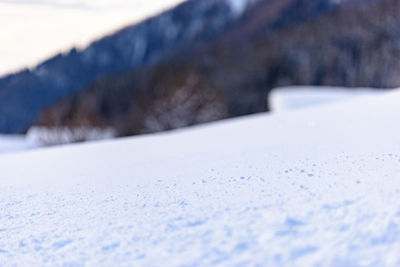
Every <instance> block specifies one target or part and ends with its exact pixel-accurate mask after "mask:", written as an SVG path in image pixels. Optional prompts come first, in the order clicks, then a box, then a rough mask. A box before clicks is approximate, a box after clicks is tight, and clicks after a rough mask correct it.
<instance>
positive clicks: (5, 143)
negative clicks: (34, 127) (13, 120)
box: [0, 135, 38, 154]
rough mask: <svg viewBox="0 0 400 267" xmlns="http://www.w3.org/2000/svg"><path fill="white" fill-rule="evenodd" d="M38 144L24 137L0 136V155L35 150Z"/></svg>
mask: <svg viewBox="0 0 400 267" xmlns="http://www.w3.org/2000/svg"><path fill="white" fill-rule="evenodd" d="M37 147H38V144H37V143H35V142H33V141H30V140H28V139H27V138H26V137H25V136H23V135H22V136H18V135H0V154H2V153H9V152H15V151H24V150H28V149H33V148H37Z"/></svg>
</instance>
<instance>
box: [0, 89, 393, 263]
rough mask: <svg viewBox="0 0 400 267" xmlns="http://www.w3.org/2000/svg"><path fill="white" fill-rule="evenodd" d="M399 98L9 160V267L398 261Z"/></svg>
mask: <svg viewBox="0 0 400 267" xmlns="http://www.w3.org/2000/svg"><path fill="white" fill-rule="evenodd" d="M399 101H400V91H399V90H396V91H393V92H391V93H387V94H382V95H376V96H364V97H360V98H357V99H354V100H351V101H346V102H341V103H336V104H330V105H326V106H319V107H315V108H308V109H303V110H297V111H296V112H285V113H277V114H273V115H269V114H261V115H254V116H248V117H244V118H241V119H234V120H228V121H225V122H219V123H214V124H209V125H207V126H201V127H200V126H199V127H193V128H191V129H188V130H178V131H172V132H169V133H164V134H156V135H149V136H143V137H135V138H125V139H120V140H116V141H106V142H98V143H91V144H83V145H70V146H64V147H60V148H51V149H41V150H36V151H29V152H24V153H19V154H6V155H0V170H1V172H0V178H1V179H0V190H1V192H2V194H1V195H0V265H1V266H3V265H6V266H10V265H13V264H16V265H24V266H25V265H26V266H35V265H36V266H54V265H57V266H59V265H66V266H80V265H91V266H110V265H113V266H126V265H132V266H165V265H168V266H178V265H179V266H193V265H195V266H196V265H198V266H204V265H229V266H233V265H239V266H242V265H257V264H259V265H261V266H271V265H272V266H399V265H400V253H399V251H400V197H399V194H400V139H399V133H400V125H399V124H398V123H396V121H397V120H396V118H397V114H399V111H400V106H399V105H398V103H399Z"/></svg>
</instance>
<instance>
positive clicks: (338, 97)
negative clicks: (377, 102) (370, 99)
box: [268, 86, 384, 112]
mask: <svg viewBox="0 0 400 267" xmlns="http://www.w3.org/2000/svg"><path fill="white" fill-rule="evenodd" d="M382 92H384V91H383V90H379V89H376V88H353V89H351V90H349V89H348V88H343V87H328V86H290V87H278V88H275V89H273V90H272V91H271V92H270V94H269V96H268V103H269V107H270V109H271V111H272V112H283V111H288V110H296V109H300V108H306V107H311V106H317V105H325V104H330V103H335V102H340V101H347V100H352V99H354V98H355V97H360V96H367V95H378V94H381V93H382Z"/></svg>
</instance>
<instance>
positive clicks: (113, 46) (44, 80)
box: [0, 0, 337, 133]
mask: <svg viewBox="0 0 400 267" xmlns="http://www.w3.org/2000/svg"><path fill="white" fill-rule="evenodd" d="M336 6H337V4H334V2H332V1H328V0H318V1H313V3H311V4H310V3H309V2H308V1H304V0H284V1H282V0H279V1H278V0H263V1H251V0H192V1H188V2H186V3H183V4H182V5H180V6H178V7H177V8H175V9H173V10H171V11H169V12H166V13H164V14H161V15H159V16H157V17H154V18H152V19H149V20H147V21H145V22H143V23H140V24H138V25H134V26H131V27H128V28H125V29H123V30H121V31H119V32H117V33H116V34H114V35H111V36H108V37H105V38H103V39H101V40H99V41H97V42H95V43H93V44H92V45H90V46H89V47H88V48H87V49H85V50H83V51H77V50H74V49H73V50H71V51H70V52H69V53H67V54H65V55H58V56H56V57H54V58H51V59H49V60H48V61H46V62H44V63H42V64H40V65H39V66H38V67H36V68H34V69H33V70H32V71H29V70H27V71H24V72H20V73H17V74H15V75H10V76H7V77H4V78H2V79H1V80H0V103H1V105H0V115H1V117H0V132H3V133H12V132H23V131H26V130H27V128H28V127H29V126H30V125H31V124H32V123H33V122H34V121H35V120H36V119H37V117H38V115H39V113H40V112H41V111H42V110H43V108H45V107H48V106H50V105H52V104H54V103H56V102H58V101H59V100H62V99H64V98H65V97H68V96H71V95H75V94H79V93H80V92H82V91H84V90H85V88H86V87H87V86H89V85H91V84H93V83H94V82H96V81H98V80H102V79H104V78H105V77H108V76H111V75H113V74H121V73H128V72H132V71H135V70H145V69H146V68H148V67H151V66H154V65H155V64H157V63H158V62H160V61H166V60H167V59H170V58H173V59H185V58H190V57H192V54H193V53H194V51H201V50H202V49H204V48H206V47H209V46H210V42H212V43H213V42H215V40H216V39H218V38H219V37H220V36H222V35H223V36H224V38H226V40H227V41H226V42H231V43H232V44H233V45H234V46H236V43H241V42H242V41H243V40H246V39H247V38H252V36H253V35H254V34H257V33H260V32H265V31H267V32H268V31H270V30H274V29H276V28H281V27H286V26H288V25H292V24H296V23H300V22H301V21H303V20H307V19H310V18H312V17H315V16H318V15H321V14H324V13H325V12H326V11H327V10H330V9H331V8H334V7H336ZM254 14H256V16H253V15H254ZM288 18H290V19H288ZM234 28H238V31H240V33H239V35H237V34H236V33H237V32H238V31H235V30H233V29H234ZM235 32H236V33H235ZM139 83H140V82H139Z"/></svg>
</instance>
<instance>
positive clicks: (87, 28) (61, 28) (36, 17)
mask: <svg viewBox="0 0 400 267" xmlns="http://www.w3.org/2000/svg"><path fill="white" fill-rule="evenodd" d="M183 1H185V0H0V25H1V27H0V36H1V41H0V76H1V75H3V74H6V73H9V72H14V71H18V70H20V69H21V68H24V67H33V66H35V65H36V64H37V63H39V62H40V61H42V60H44V59H46V58H47V57H49V56H52V55H54V54H56V53H59V52H62V51H66V50H68V49H70V48H71V47H72V46H78V47H84V46H86V45H87V44H88V43H90V42H91V41H93V40H95V39H97V38H99V37H101V36H103V35H104V34H107V33H112V32H113V31H115V30H118V29H119V28H121V27H123V26H125V25H128V24H130V23H133V22H136V21H139V20H142V19H143V18H146V17H148V16H150V15H153V14H157V13H159V12H161V11H163V10H165V9H168V8H170V7H172V6H174V5H176V4H178V3H180V2H183Z"/></svg>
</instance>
